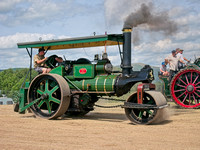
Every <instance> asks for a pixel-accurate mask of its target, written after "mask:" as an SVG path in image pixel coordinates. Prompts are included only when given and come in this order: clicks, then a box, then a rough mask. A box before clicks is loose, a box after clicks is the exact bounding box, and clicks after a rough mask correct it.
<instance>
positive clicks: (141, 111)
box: [125, 91, 167, 125]
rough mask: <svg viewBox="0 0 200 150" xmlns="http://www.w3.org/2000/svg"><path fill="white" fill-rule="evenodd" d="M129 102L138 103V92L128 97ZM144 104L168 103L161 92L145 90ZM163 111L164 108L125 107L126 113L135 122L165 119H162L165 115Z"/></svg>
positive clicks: (150, 122) (160, 104) (159, 104)
mask: <svg viewBox="0 0 200 150" xmlns="http://www.w3.org/2000/svg"><path fill="white" fill-rule="evenodd" d="M127 102H131V103H137V93H133V94H132V95H131V96H130V97H129V98H128V100H127ZM143 104H147V105H152V106H157V107H159V106H165V105H167V101H166V99H165V97H164V96H163V95H162V94H161V93H160V92H157V91H145V92H144V95H143ZM163 111H164V109H163V108H162V109H157V108H125V114H126V116H127V118H128V119H129V120H130V121H131V122H132V123H133V124H144V125H145V124H152V123H158V122H160V121H163V119H162V120H161V119H160V118H161V117H162V115H164V113H163Z"/></svg>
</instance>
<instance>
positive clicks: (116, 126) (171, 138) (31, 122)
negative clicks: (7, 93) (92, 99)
mask: <svg viewBox="0 0 200 150" xmlns="http://www.w3.org/2000/svg"><path fill="white" fill-rule="evenodd" d="M169 104H170V107H169V108H168V110H167V112H168V115H169V116H170V117H169V118H168V119H167V120H166V121H164V122H162V123H160V124H157V125H133V124H131V123H130V121H129V120H128V119H127V118H126V116H125V113H124V110H123V109H122V108H112V109H106V108H96V109H95V110H94V111H92V112H90V113H89V114H87V115H86V116H85V117H81V118H80V117H79V118H66V117H63V118H59V119H58V120H44V119H40V118H35V117H34V116H33V114H32V113H26V114H18V113H15V112H13V106H12V105H0V149H1V150H4V149H5V150H11V149H15V150H25V149H29V150H32V149H34V150H36V149H38V150H43V149H48V150H62V149H63V150H101V149H103V150H130V149H154V150H161V149H162V150H163V149H164V150H165V149H167V150H169V149H170V150H171V149H174V150H179V149H181V150H183V149H198V150H199V149H200V142H199V141H200V130H199V125H200V109H196V110H187V109H180V108H177V107H176V105H175V104H173V103H169Z"/></svg>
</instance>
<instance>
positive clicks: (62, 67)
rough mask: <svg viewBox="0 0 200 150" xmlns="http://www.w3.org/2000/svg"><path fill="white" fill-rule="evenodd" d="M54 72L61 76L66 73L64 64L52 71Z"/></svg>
mask: <svg viewBox="0 0 200 150" xmlns="http://www.w3.org/2000/svg"><path fill="white" fill-rule="evenodd" d="M50 73H52V74H58V75H60V76H63V75H64V66H58V67H56V68H54V69H52V70H51V71H50Z"/></svg>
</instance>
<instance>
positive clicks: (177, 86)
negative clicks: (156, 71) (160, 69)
mask: <svg viewBox="0 0 200 150" xmlns="http://www.w3.org/2000/svg"><path fill="white" fill-rule="evenodd" d="M159 78H160V80H161V81H162V82H163V85H164V86H163V94H164V95H165V96H166V97H168V98H171V99H172V100H173V101H174V102H175V103H176V104H177V105H179V106H181V107H183V108H199V107H200V58H196V59H195V61H194V63H189V64H187V67H185V68H184V69H181V70H180V71H179V72H178V73H177V74H176V75H175V76H174V77H173V78H172V80H171V82H170V83H169V80H168V77H166V76H162V75H159Z"/></svg>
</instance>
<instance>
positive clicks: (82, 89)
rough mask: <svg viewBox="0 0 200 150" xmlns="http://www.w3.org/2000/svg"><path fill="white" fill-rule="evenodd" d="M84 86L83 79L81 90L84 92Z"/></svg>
mask: <svg viewBox="0 0 200 150" xmlns="http://www.w3.org/2000/svg"><path fill="white" fill-rule="evenodd" d="M84 84H85V79H83V82H82V90H83V91H84Z"/></svg>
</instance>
